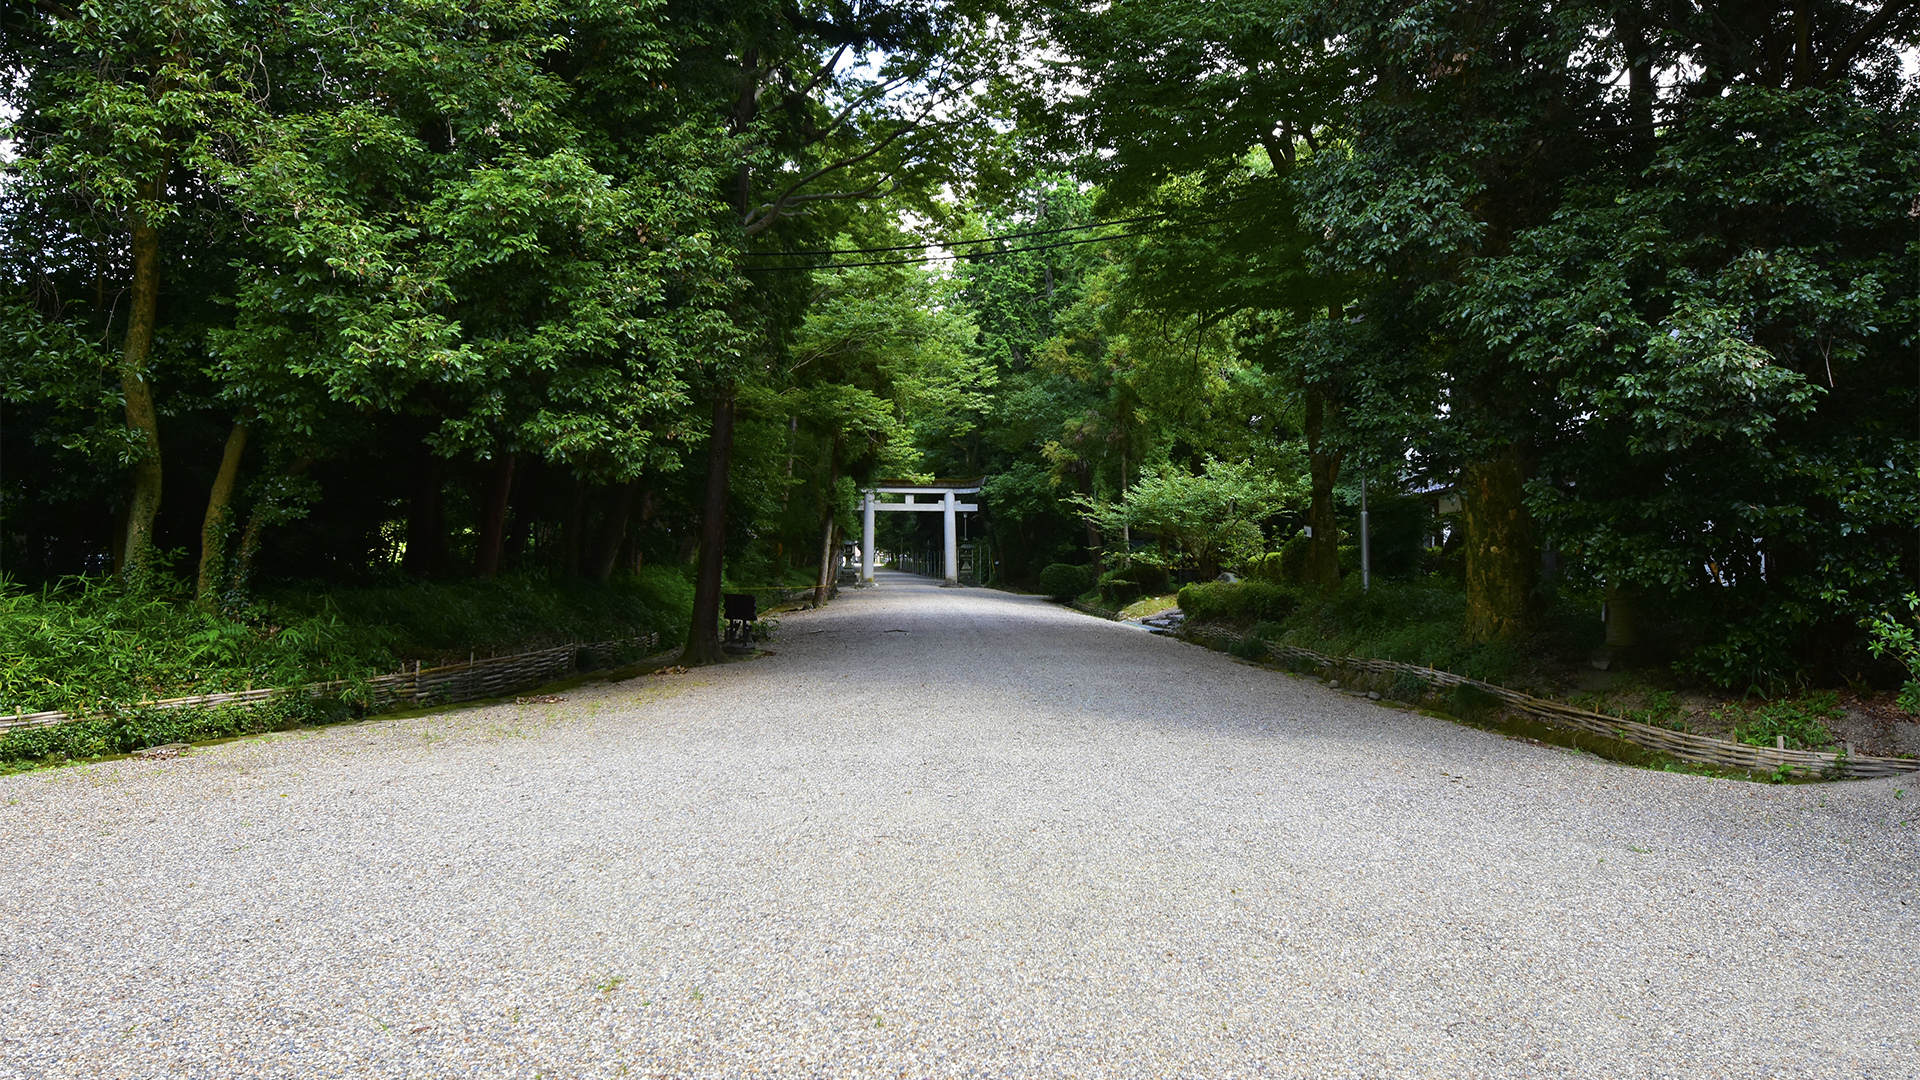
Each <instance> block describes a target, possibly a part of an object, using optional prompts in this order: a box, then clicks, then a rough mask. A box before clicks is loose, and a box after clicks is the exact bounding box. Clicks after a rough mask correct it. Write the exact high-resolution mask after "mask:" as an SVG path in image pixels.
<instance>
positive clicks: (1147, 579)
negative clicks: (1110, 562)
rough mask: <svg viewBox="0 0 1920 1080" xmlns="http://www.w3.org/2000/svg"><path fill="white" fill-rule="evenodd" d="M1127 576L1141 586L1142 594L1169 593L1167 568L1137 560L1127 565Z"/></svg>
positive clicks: (1162, 594) (1157, 594) (1160, 594)
mask: <svg viewBox="0 0 1920 1080" xmlns="http://www.w3.org/2000/svg"><path fill="white" fill-rule="evenodd" d="M1127 577H1128V578H1130V579H1132V580H1133V581H1134V582H1135V583H1136V584H1138V585H1139V586H1140V595H1141V596H1165V595H1166V593H1167V585H1168V578H1167V568H1166V567H1164V566H1152V565H1149V564H1147V563H1143V562H1135V563H1134V564H1133V565H1131V566H1129V567H1127Z"/></svg>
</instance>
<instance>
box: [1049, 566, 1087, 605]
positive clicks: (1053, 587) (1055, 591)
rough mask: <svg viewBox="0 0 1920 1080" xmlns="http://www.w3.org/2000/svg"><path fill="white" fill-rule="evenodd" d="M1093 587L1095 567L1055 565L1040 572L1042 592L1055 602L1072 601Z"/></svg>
mask: <svg viewBox="0 0 1920 1080" xmlns="http://www.w3.org/2000/svg"><path fill="white" fill-rule="evenodd" d="M1092 587H1093V567H1091V566H1074V565H1073V564H1072V563H1059V562H1057V563H1053V564H1052V565H1050V566H1048V567H1047V568H1046V569H1044V570H1042V571H1040V591H1041V592H1043V593H1046V594H1047V595H1048V596H1050V597H1052V598H1053V599H1055V600H1071V599H1073V598H1074V597H1076V596H1079V595H1080V594H1081V593H1083V592H1086V591H1087V590H1088V589H1090V588H1092Z"/></svg>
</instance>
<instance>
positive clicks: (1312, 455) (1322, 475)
mask: <svg viewBox="0 0 1920 1080" xmlns="http://www.w3.org/2000/svg"><path fill="white" fill-rule="evenodd" d="M1326 407H1327V406H1326V399H1325V398H1324V397H1323V396H1322V395H1321V393H1320V391H1318V390H1308V391H1307V424H1306V427H1307V477H1308V480H1309V481H1310V484H1311V488H1312V496H1311V499H1310V501H1309V502H1308V504H1307V528H1308V529H1309V530H1310V531H1311V534H1312V535H1311V536H1310V538H1309V540H1308V543H1307V565H1306V568H1305V570H1304V571H1303V573H1302V577H1303V578H1304V579H1305V582H1306V583H1307V584H1309V585H1318V586H1320V588H1321V590H1322V591H1324V592H1328V593H1332V592H1336V591H1338V590H1339V588H1340V518H1339V515H1338V514H1337V513H1336V512H1335V508H1334V505H1333V485H1334V484H1335V483H1336V482H1338V480H1339V479H1340V455H1339V454H1335V453H1329V452H1328V451H1326V450H1325V449H1324V445H1325V438H1324V433H1325V431H1326Z"/></svg>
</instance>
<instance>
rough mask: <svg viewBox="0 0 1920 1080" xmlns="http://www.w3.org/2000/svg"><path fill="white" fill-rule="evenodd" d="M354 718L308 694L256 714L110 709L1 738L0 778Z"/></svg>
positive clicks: (341, 704) (346, 709)
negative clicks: (158, 748) (46, 767)
mask: <svg viewBox="0 0 1920 1080" xmlns="http://www.w3.org/2000/svg"><path fill="white" fill-rule="evenodd" d="M355 713H356V710H355V708H354V707H353V706H351V705H350V704H348V703H347V702H345V701H343V700H340V699H321V698H313V697H308V696H307V695H305V694H296V695H288V696H287V697H284V698H278V699H275V700H273V701H269V702H263V703H261V704H259V705H255V706H254V707H252V708H245V707H242V706H236V705H227V706H219V707H207V706H190V707H186V708H179V709H156V708H153V707H152V706H145V707H109V708H108V709H107V710H106V711H104V712H102V713H99V714H96V715H94V716H92V717H89V718H88V719H85V720H74V721H69V722H67V723H64V724H50V725H48V726H45V727H32V728H14V729H13V730H11V731H7V732H5V733H4V734H0V773H8V772H19V771H21V770H24V769H31V768H34V767H36V766H41V765H58V764H64V763H69V762H79V761H87V760H90V759H93V758H99V757H105V756H108V755H112V754H130V753H132V752H134V751H136V750H144V749H146V748H148V747H151V746H164V745H166V744H168V743H194V742H204V741H206V740H208V739H224V738H231V737H233V736H236V735H257V734H260V733H262V732H267V731H285V730H288V729H290V728H296V727H302V726H307V725H313V724H325V723H334V722H338V721H341V720H346V719H349V718H351V717H352V716H354V715H355Z"/></svg>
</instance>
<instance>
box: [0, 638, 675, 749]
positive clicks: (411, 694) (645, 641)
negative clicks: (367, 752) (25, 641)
mask: <svg viewBox="0 0 1920 1080" xmlns="http://www.w3.org/2000/svg"><path fill="white" fill-rule="evenodd" d="M659 644H660V635H659V634H645V635H642V636H641V637H637V638H625V639H621V640H616V641H591V642H575V643H574V644H571V645H556V646H554V647H553V648H551V649H536V650H534V651H533V652H524V653H514V654H513V655H511V656H489V657H484V658H472V659H469V660H468V661H467V662H466V663H464V664H447V665H444V666H442V667H430V668H423V667H421V666H420V665H419V663H418V662H415V664H414V665H413V667H412V668H408V669H402V670H400V671H396V672H394V673H393V674H391V675H378V676H375V677H373V678H371V679H366V680H364V681H361V682H352V681H338V682H322V683H311V684H309V685H307V686H294V687H276V688H263V689H259V690H235V691H232V692H229V693H224V694H195V695H192V696H191V697H177V698H166V699H163V700H160V701H146V702H142V703H141V705H142V706H143V707H145V708H150V709H180V708H187V707H190V706H195V705H203V706H205V705H240V706H250V705H258V704H259V703H261V702H263V701H271V700H273V699H274V698H277V697H281V696H283V695H286V694H300V693H305V694H310V695H312V696H314V697H325V696H327V695H329V694H338V693H341V692H343V691H347V690H355V691H357V692H360V693H364V694H365V695H367V700H368V704H369V705H371V706H372V707H374V708H384V707H386V706H389V705H394V704H397V703H400V702H410V703H416V704H422V705H427V704H444V703H447V702H454V701H473V700H475V699H478V698H489V697H499V696H501V695H503V694H507V693H510V692H512V691H515V690H524V689H526V688H527V687H530V686H539V685H540V684H541V683H547V682H552V681H553V680H555V679H559V678H563V677H565V676H567V675H569V674H572V672H573V670H574V667H575V664H576V663H577V662H578V659H579V656H580V654H581V653H583V652H584V653H599V654H611V653H614V652H618V651H620V650H622V649H636V650H639V651H641V652H647V651H649V650H651V649H653V648H655V647H657V646H658V645H659ZM74 719H85V718H84V717H74V716H69V715H68V714H66V713H63V712H38V713H21V714H17V715H14V716H0V732H4V731H8V730H11V729H13V728H29V727H44V726H47V725H49V724H63V723H66V722H67V721H69V720H74Z"/></svg>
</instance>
